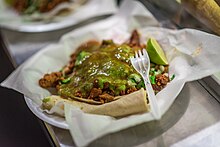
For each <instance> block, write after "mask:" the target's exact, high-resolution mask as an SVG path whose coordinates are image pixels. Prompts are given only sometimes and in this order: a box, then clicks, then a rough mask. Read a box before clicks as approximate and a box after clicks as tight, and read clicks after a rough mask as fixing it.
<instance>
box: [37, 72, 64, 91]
mask: <svg viewBox="0 0 220 147" xmlns="http://www.w3.org/2000/svg"><path fill="white" fill-rule="evenodd" d="M61 76H62V73H61V72H52V73H51V74H45V75H44V77H43V78H41V79H40V80H39V85H40V86H41V87H43V88H50V87H56V85H57V84H58V81H59V80H60V78H61Z"/></svg>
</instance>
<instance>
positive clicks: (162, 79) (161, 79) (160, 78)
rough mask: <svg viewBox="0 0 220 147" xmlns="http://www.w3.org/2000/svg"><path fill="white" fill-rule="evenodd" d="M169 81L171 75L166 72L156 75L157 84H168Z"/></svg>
mask: <svg viewBox="0 0 220 147" xmlns="http://www.w3.org/2000/svg"><path fill="white" fill-rule="evenodd" d="M168 82H169V77H167V76H165V75H164V74H159V75H157V76H156V84H157V85H159V86H160V85H166V84H167V83H168Z"/></svg>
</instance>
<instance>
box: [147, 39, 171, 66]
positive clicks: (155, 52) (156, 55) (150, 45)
mask: <svg viewBox="0 0 220 147" xmlns="http://www.w3.org/2000/svg"><path fill="white" fill-rule="evenodd" d="M147 52H148V55H149V57H150V60H151V62H153V63H156V64H160V65H168V61H167V58H166V56H165V54H164V51H163V49H162V48H161V47H160V45H159V44H158V42H157V41H156V40H155V39H154V38H150V39H149V40H148V42H147Z"/></svg>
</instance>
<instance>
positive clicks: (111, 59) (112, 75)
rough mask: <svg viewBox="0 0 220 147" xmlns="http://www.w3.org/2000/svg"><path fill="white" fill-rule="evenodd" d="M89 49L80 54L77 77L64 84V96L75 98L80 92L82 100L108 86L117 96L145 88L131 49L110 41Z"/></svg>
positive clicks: (71, 77) (77, 58)
mask: <svg viewBox="0 0 220 147" xmlns="http://www.w3.org/2000/svg"><path fill="white" fill-rule="evenodd" d="M89 48H91V49H89ZM89 48H88V47H87V48H85V49H82V50H81V51H80V52H79V53H78V54H77V57H76V61H75V67H74V69H73V74H72V75H71V76H70V80H69V81H68V82H67V83H64V84H61V87H60V89H59V92H58V93H59V94H60V95H62V96H64V97H72V96H77V93H80V94H81V97H83V98H88V96H89V94H90V91H91V89H92V88H93V87H95V86H96V87H97V88H100V89H102V90H103V89H105V84H106V83H108V91H111V94H112V95H113V96H118V95H120V94H121V91H126V90H127V89H129V88H132V87H136V88H138V89H140V88H141V86H140V85H143V80H142V79H141V76H140V75H139V74H138V73H137V72H136V71H135V69H134V68H133V67H132V65H131V63H130V57H132V56H134V50H133V49H132V48H131V47H129V46H128V45H126V44H122V45H117V44H115V43H113V42H112V41H111V40H107V41H104V43H102V45H97V44H94V45H93V46H90V47H89ZM95 81H96V84H94V83H95Z"/></svg>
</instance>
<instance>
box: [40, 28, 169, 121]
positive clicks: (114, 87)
mask: <svg viewBox="0 0 220 147" xmlns="http://www.w3.org/2000/svg"><path fill="white" fill-rule="evenodd" d="M142 48H146V45H143V44H141V43H140V35H139V33H138V32H137V31H136V30H135V31H133V33H132V35H131V37H130V40H129V41H128V42H125V43H123V44H116V43H114V42H113V40H103V41H102V42H101V43H100V42H98V41H88V42H86V43H84V44H82V45H81V46H80V47H78V49H77V50H76V52H74V53H73V54H72V55H71V59H70V61H69V63H68V65H66V66H64V67H63V68H62V69H61V70H60V71H58V72H53V73H50V74H45V75H44V76H43V77H42V78H41V79H40V80H39V85H40V86H41V87H43V88H51V87H54V88H56V91H57V95H58V97H57V96H51V97H49V98H48V97H47V98H45V99H44V100H43V104H42V107H43V109H47V110H50V109H51V108H53V106H54V105H55V104H56V103H57V102H60V101H61V102H68V103H71V104H72V105H74V106H76V107H78V108H81V109H82V110H83V111H84V112H87V113H94V114H103V115H109V116H114V117H120V116H126V115H130V114H135V113H141V112H147V111H149V105H148V100H147V98H146V92H145V91H144V89H145V85H144V81H143V79H142V77H141V76H140V75H139V74H138V73H137V71H136V70H135V69H134V68H133V66H132V65H131V62H130V58H131V57H133V56H134V53H135V51H136V50H139V49H142ZM150 75H151V78H150V79H151V83H152V86H153V88H154V90H155V92H156V93H157V92H159V91H160V90H162V89H163V88H164V87H165V86H166V85H167V83H168V82H169V81H170V80H169V77H168V65H157V64H156V63H151V71H150ZM62 107H63V105H62Z"/></svg>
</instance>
